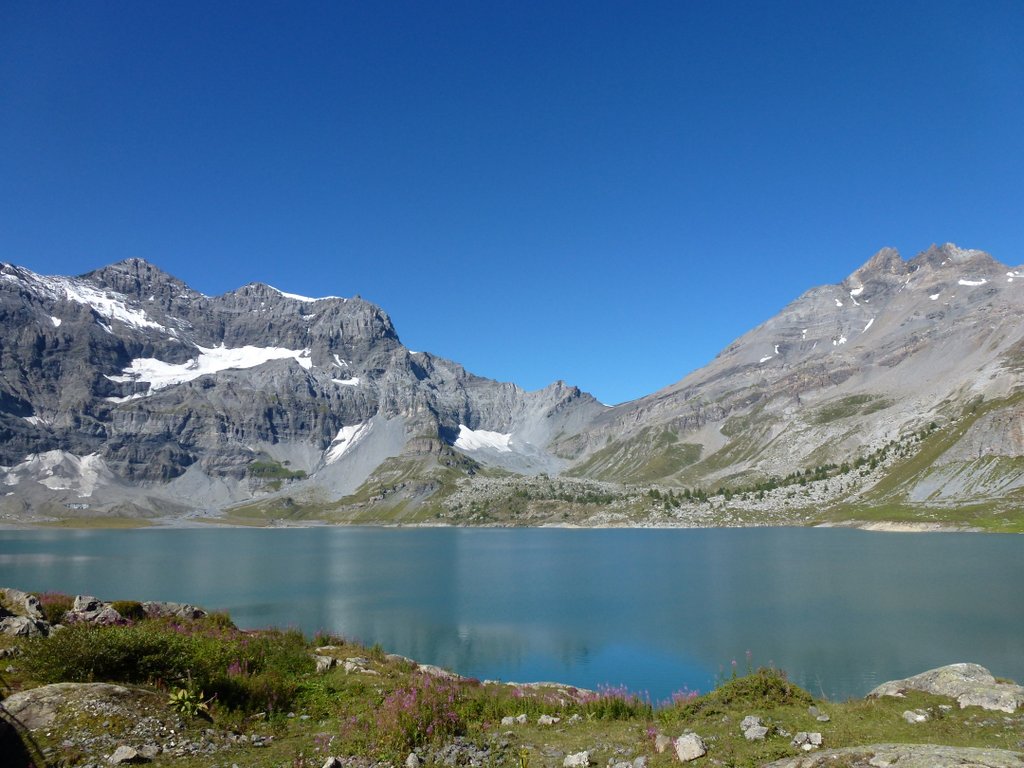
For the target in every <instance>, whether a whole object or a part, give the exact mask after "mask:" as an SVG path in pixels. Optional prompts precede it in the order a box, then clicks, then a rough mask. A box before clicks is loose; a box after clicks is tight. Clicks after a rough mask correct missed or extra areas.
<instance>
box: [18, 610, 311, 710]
mask: <svg viewBox="0 0 1024 768" xmlns="http://www.w3.org/2000/svg"><path fill="white" fill-rule="evenodd" d="M22 665H23V667H24V669H25V671H26V672H27V673H28V674H29V675H31V676H32V677H33V678H34V679H36V680H38V681H40V682H43V683H50V682H93V681H104V682H121V683H136V684H143V683H162V684H169V685H178V686H187V687H189V689H190V690H192V689H195V688H198V689H201V690H203V691H205V692H206V693H207V694H209V695H210V696H212V697H214V698H215V699H216V701H217V702H218V703H220V704H221V705H223V706H226V707H228V708H232V709H241V710H245V711H267V712H275V711H279V710H281V709H284V708H286V707H288V706H289V705H290V704H291V703H292V701H293V700H294V698H295V696H296V693H297V691H298V683H297V680H298V678H299V677H300V676H301V675H303V674H306V673H309V672H312V671H313V667H314V664H313V660H312V658H311V657H310V655H309V648H308V645H307V643H306V641H305V639H304V638H303V636H302V634H301V633H299V632H298V631H284V632H282V631H277V630H271V631H267V632H261V633H258V634H249V633H245V632H241V631H240V630H237V629H225V628H222V627H220V626H218V625H217V623H216V622H207V621H205V620H199V621H196V622H185V623H178V622H175V621H173V620H170V619H161V620H152V621H146V622H142V623H139V624H133V625H128V626H114V627H93V626H89V625H86V624H76V625H73V626H70V627H68V628H67V629H65V630H64V631H62V632H58V633H56V634H53V635H51V636H50V637H46V638H33V639H30V640H28V641H26V643H25V644H24V656H23V660H22Z"/></svg>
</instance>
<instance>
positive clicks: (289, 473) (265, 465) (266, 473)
mask: <svg viewBox="0 0 1024 768" xmlns="http://www.w3.org/2000/svg"><path fill="white" fill-rule="evenodd" d="M246 472H248V474H249V475H250V477H255V478H259V479H261V480H279V481H280V480H304V479H305V478H306V473H305V472H304V471H302V470H301V469H296V470H292V469H288V467H286V466H284V465H283V464H281V463H280V462H278V461H271V460H266V459H261V460H259V461H254V462H252V464H250V465H249V466H248V467H246ZM279 485H280V484H279Z"/></svg>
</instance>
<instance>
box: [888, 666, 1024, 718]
mask: <svg viewBox="0 0 1024 768" xmlns="http://www.w3.org/2000/svg"><path fill="white" fill-rule="evenodd" d="M907 691H923V692H925V693H933V694H936V695H938V696H949V697H950V698H952V699H956V702H957V704H959V705H960V708H961V709H963V708H964V707H971V706H976V707H981V708H982V709H989V710H996V711H1000V712H1007V713H1013V712H1015V711H1016V710H1017V707H1019V706H1021V705H1022V704H1024V686H1020V685H1017V684H1016V683H1004V682H998V681H996V679H995V677H993V676H992V673H991V672H989V671H988V670H987V669H985V668H984V667H982V666H981V665H979V664H966V663H962V664H949V665H947V666H945V667H938V668H937V669H930V670H928V671H927V672H922V673H921V674H919V675H914V676H913V677H908V678H905V679H903V680H890V681H889V682H887V683H882V684H881V685H879V686H878V687H876V688H874V689H873V690H872V691H871V692H870V693H868V696H869V697H872V696H874V697H878V696H898V697H902V696H903V695H904V694H905V693H906V692H907Z"/></svg>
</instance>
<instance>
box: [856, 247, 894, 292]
mask: <svg viewBox="0 0 1024 768" xmlns="http://www.w3.org/2000/svg"><path fill="white" fill-rule="evenodd" d="M906 273H907V263H906V262H905V261H903V257H902V256H900V252H899V251H897V250H896V249H895V248H882V249H881V250H880V251H879V252H878V253H876V254H875V255H874V256H872V257H871V258H870V259H868V260H867V262H865V263H864V265H863V266H862V267H860V268H859V269H857V270H856V271H855V272H854V273H853V274H851V275H850V277H848V278H847V283H850V284H855V285H858V286H860V285H864V284H865V283H867V282H869V281H871V280H878V279H885V278H887V277H902V276H903V275H905V274H906Z"/></svg>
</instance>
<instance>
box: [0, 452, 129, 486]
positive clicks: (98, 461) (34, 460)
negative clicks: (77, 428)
mask: <svg viewBox="0 0 1024 768" xmlns="http://www.w3.org/2000/svg"><path fill="white" fill-rule="evenodd" d="M4 470H6V471H4ZM0 473H2V474H3V476H4V477H3V482H4V485H18V483H20V482H21V481H22V480H36V481H37V482H39V483H41V484H42V485H45V486H46V487H47V488H49V489H50V490H53V491H75V492H76V493H77V494H78V495H79V496H80V497H89V496H92V493H93V491H94V490H96V486H97V485H99V484H100V483H101V482H102V481H109V480H111V479H112V477H113V476H112V474H111V472H110V469H109V468H108V467H107V465H106V462H104V461H103V459H102V458H100V455H99V454H98V453H90V454H88V455H87V456H76V455H75V454H73V453H67V452H65V451H60V450H57V451H46V452H44V453H30V454H29V455H28V456H26V457H25V458H24V460H23V461H22V462H21V463H20V464H17V465H15V466H13V467H11V468H9V469H7V468H0Z"/></svg>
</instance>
